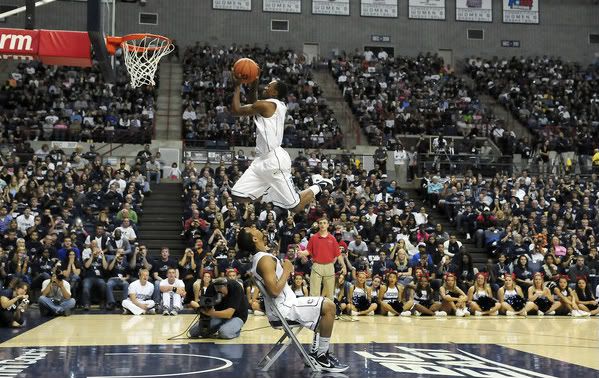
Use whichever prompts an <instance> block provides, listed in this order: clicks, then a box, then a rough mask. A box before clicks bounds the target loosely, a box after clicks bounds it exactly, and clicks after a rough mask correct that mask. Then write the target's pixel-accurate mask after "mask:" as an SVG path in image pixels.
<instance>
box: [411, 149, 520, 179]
mask: <svg viewBox="0 0 599 378" xmlns="http://www.w3.org/2000/svg"><path fill="white" fill-rule="evenodd" d="M417 167H418V176H422V175H423V174H424V172H425V171H429V172H440V173H441V174H444V175H464V174H465V173H466V172H468V171H470V172H471V173H472V174H474V175H476V174H479V173H480V174H482V175H483V176H484V177H493V176H495V174H496V173H505V174H508V175H511V174H512V172H513V171H514V162H513V157H512V156H508V155H505V156H492V155H488V156H482V155H466V154H454V155H448V154H433V153H429V154H420V155H418V165H417Z"/></svg>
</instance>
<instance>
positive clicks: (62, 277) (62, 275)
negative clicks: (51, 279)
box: [56, 269, 65, 281]
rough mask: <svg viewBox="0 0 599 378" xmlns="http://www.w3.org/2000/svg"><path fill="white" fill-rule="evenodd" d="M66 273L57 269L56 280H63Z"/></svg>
mask: <svg viewBox="0 0 599 378" xmlns="http://www.w3.org/2000/svg"><path fill="white" fill-rule="evenodd" d="M64 278H65V277H64V274H63V273H62V270H60V269H56V280H58V281H62V280H64Z"/></svg>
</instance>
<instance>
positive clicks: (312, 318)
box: [285, 297, 325, 331]
mask: <svg viewBox="0 0 599 378" xmlns="http://www.w3.org/2000/svg"><path fill="white" fill-rule="evenodd" d="M324 300H325V298H324V297H300V298H296V299H295V300H294V301H293V304H292V305H291V308H290V309H289V312H288V313H287V316H286V317H285V319H287V321H294V322H297V323H300V324H301V325H303V326H304V327H306V328H310V329H311V330H312V331H314V330H316V328H317V327H318V324H319V323H320V317H321V315H320V314H321V312H322V304H323V303H324Z"/></svg>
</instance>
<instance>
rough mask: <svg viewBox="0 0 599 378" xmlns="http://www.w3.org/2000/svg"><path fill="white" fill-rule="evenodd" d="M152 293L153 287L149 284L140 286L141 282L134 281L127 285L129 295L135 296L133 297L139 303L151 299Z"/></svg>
mask: <svg viewBox="0 0 599 378" xmlns="http://www.w3.org/2000/svg"><path fill="white" fill-rule="evenodd" d="M153 293H154V285H153V284H152V283H150V282H146V284H145V285H143V286H142V284H141V282H140V281H139V280H136V281H133V282H132V283H131V285H129V295H131V294H135V297H136V298H137V299H138V300H140V301H145V300H148V299H152V294H153Z"/></svg>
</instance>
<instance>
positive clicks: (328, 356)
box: [325, 352, 342, 366]
mask: <svg viewBox="0 0 599 378" xmlns="http://www.w3.org/2000/svg"><path fill="white" fill-rule="evenodd" d="M325 355H326V356H327V358H328V359H329V360H330V361H331V362H332V363H333V364H335V366H341V365H342V363H341V362H339V360H338V359H337V357H335V355H334V354H333V353H331V352H326V354H325Z"/></svg>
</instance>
